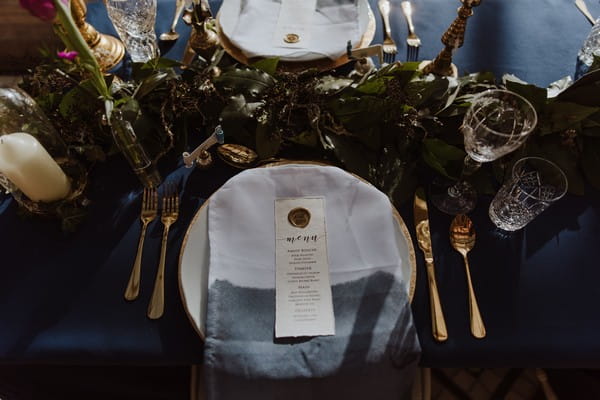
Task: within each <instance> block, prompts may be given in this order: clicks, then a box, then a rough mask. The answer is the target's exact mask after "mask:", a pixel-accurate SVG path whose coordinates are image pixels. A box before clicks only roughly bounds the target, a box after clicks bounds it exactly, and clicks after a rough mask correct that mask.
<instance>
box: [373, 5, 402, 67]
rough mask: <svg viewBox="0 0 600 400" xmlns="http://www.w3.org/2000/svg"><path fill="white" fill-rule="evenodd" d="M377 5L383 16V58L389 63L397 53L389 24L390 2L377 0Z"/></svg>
mask: <svg viewBox="0 0 600 400" xmlns="http://www.w3.org/2000/svg"><path fill="white" fill-rule="evenodd" d="M377 6H378V7H379V13H380V14H381V17H382V18H383V26H384V36H383V60H384V61H385V62H386V63H388V64H391V63H393V62H394V60H395V59H396V54H398V47H397V46H396V42H394V39H392V27H391V25H390V9H391V7H390V2H389V0H379V2H378V3H377Z"/></svg>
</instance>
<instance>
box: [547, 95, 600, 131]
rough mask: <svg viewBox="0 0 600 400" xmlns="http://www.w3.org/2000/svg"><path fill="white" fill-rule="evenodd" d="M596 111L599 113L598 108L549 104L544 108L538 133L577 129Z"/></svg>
mask: <svg viewBox="0 0 600 400" xmlns="http://www.w3.org/2000/svg"><path fill="white" fill-rule="evenodd" d="M598 111H600V108H599V107H587V106H583V105H580V104H577V103H570V102H563V101H554V102H551V103H549V104H548V105H547V106H546V109H545V112H544V114H543V117H544V118H542V119H541V121H540V124H539V126H540V132H541V133H542V134H549V133H552V132H559V131H563V130H565V129H569V128H573V127H575V128H577V127H579V124H580V123H581V122H582V121H583V120H584V119H586V118H587V117H589V116H591V115H592V114H595V113H597V112H598Z"/></svg>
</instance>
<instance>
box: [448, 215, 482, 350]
mask: <svg viewBox="0 0 600 400" xmlns="http://www.w3.org/2000/svg"><path fill="white" fill-rule="evenodd" d="M450 243H452V247H454V249H455V250H456V251H458V252H459V253H460V254H462V256H463V259H464V260H465V269H466V272H467V284H468V286H469V314H470V316H471V333H472V334H473V336H475V337H476V338H478V339H481V338H483V337H485V326H484V325H483V320H482V319H481V314H480V313H479V306H478V305H477V299H476V298H475V291H474V290H473V284H472V283H471V272H470V271H469V260H468V258H467V254H468V253H469V251H471V249H473V246H475V228H474V227H473V222H472V221H471V219H470V218H469V217H467V216H466V215H457V216H456V217H455V218H454V220H452V223H451V224H450Z"/></svg>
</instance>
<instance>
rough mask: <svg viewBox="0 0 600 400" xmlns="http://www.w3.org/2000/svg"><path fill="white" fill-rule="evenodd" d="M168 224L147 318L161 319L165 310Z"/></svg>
mask: <svg viewBox="0 0 600 400" xmlns="http://www.w3.org/2000/svg"><path fill="white" fill-rule="evenodd" d="M169 227H170V224H165V228H164V230H163V237H162V245H161V247H160V261H159V262H158V271H157V272H156V279H155V281H154V290H153V291H152V297H151V298H150V304H149V305H148V318H150V319H158V318H160V317H162V315H163V312H164V310H165V260H166V258H167V239H168V237H169Z"/></svg>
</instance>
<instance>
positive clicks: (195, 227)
mask: <svg viewBox="0 0 600 400" xmlns="http://www.w3.org/2000/svg"><path fill="white" fill-rule="evenodd" d="M292 164H295V165H298V164H300V165H302V164H308V165H321V166H331V165H329V164H325V163H321V162H313V161H278V162H273V163H270V164H267V165H264V166H261V167H259V168H270V167H277V166H281V165H292ZM347 173H349V172H347ZM349 174H350V175H353V176H354V177H356V178H357V179H359V180H361V181H363V182H365V183H367V184H369V185H371V184H370V183H369V182H367V181H366V180H364V179H362V178H361V177H359V176H357V175H354V174H351V173H349ZM217 190H218V189H217ZM209 203H210V198H208V199H207V200H206V201H205V202H204V204H202V206H200V208H199V209H198V211H197V212H196V214H195V215H194V218H193V219H192V221H191V222H190V225H189V226H188V229H187V231H186V233H185V236H184V238H183V243H182V245H181V251H180V253H179V270H178V280H179V294H180V296H181V301H182V303H183V307H184V309H185V312H186V314H187V316H188V318H189V320H190V322H191V323H192V326H193V327H194V329H195V330H196V332H197V333H198V335H199V336H200V337H201V338H202V339H204V323H205V320H206V303H207V302H206V295H207V291H208V290H207V289H208V264H209V260H210V257H209V256H210V253H209V242H208V204H209ZM392 214H393V216H394V219H395V221H396V225H395V226H396V231H395V233H396V240H397V242H398V248H399V250H400V257H401V258H402V269H403V270H402V272H403V276H408V279H407V280H406V282H405V284H406V289H407V291H408V296H409V300H410V301H411V302H412V300H413V297H414V294H415V285H416V281H417V261H416V256H415V249H414V247H413V241H412V239H411V236H410V233H409V231H408V228H407V227H406V224H405V223H404V221H403V220H402V217H401V216H400V213H398V210H396V208H395V207H394V206H393V205H392Z"/></svg>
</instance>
